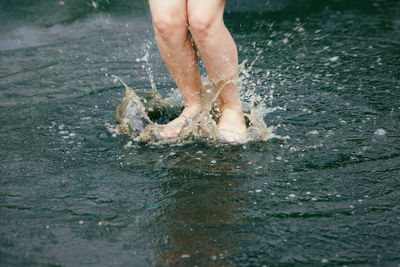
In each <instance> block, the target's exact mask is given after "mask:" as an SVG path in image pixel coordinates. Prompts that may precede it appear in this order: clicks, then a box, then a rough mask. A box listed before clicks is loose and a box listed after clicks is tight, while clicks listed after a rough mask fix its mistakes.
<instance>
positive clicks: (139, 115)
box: [113, 44, 284, 144]
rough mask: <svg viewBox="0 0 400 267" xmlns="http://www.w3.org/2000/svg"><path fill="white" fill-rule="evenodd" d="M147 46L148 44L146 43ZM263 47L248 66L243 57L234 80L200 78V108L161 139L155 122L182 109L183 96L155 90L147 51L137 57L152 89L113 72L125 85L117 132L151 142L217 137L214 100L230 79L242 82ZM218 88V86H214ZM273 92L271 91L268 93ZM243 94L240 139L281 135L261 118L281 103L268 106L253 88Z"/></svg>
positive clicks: (214, 138) (158, 127) (264, 138)
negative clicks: (242, 134)
mask: <svg viewBox="0 0 400 267" xmlns="http://www.w3.org/2000/svg"><path fill="white" fill-rule="evenodd" d="M146 47H147V48H148V49H149V44H147V45H146ZM261 53H262V50H259V51H258V54H257V56H256V58H255V59H254V60H253V61H252V62H251V64H250V66H249V67H248V68H246V67H245V63H246V62H247V60H245V61H243V62H242V63H241V64H240V66H239V71H240V73H241V74H242V75H239V78H237V79H234V80H228V81H225V82H221V83H220V84H218V85H217V86H213V84H212V83H211V82H210V81H208V80H207V79H203V88H202V89H201V96H202V100H201V109H200V111H199V112H198V113H196V114H195V115H193V116H192V117H190V118H189V119H188V120H187V121H186V123H185V125H184V126H183V127H182V129H181V131H180V133H179V135H178V136H177V137H176V138H168V139H162V138H161V137H160V131H161V129H162V127H163V126H162V125H160V124H159V123H157V120H158V121H159V120H160V118H162V117H166V118H167V119H169V120H171V119H172V117H173V115H174V114H175V113H176V112H177V111H179V110H181V109H183V106H184V103H183V100H182V99H181V101H178V102H177V101H176V98H175V97H174V94H172V95H169V96H168V97H166V98H165V99H164V98H163V97H162V96H161V94H160V93H159V92H158V91H157V89H156V86H155V82H154V79H153V75H152V69H151V67H150V66H148V57H149V54H148V51H147V52H146V53H145V55H144V57H143V58H141V59H137V60H139V61H140V60H143V61H144V62H146V70H147V73H148V75H149V79H150V83H151V87H152V89H151V90H138V89H133V88H131V87H129V86H128V85H127V84H126V83H125V82H123V81H122V80H121V79H120V78H119V77H117V76H115V75H113V77H114V78H115V81H120V82H121V83H122V84H123V85H124V87H125V96H124V97H123V99H122V100H121V103H120V104H119V105H118V107H117V109H116V111H115V118H116V120H117V121H118V122H119V126H118V133H120V134H128V135H130V136H131V137H132V139H133V140H135V141H142V142H150V143H158V144H162V143H177V142H189V141H190V140H196V139H199V138H203V139H206V140H209V141H212V142H217V141H218V140H220V139H221V138H220V137H219V133H218V127H217V120H218V116H219V109H218V108H217V107H216V102H217V99H218V96H219V94H220V92H221V91H222V90H223V88H224V87H225V86H226V85H228V84H230V83H239V84H242V80H243V79H241V76H244V77H250V76H251V71H252V68H253V65H254V63H255V61H256V60H257V59H258V58H259V57H260V55H261ZM216 88H218V90H217V89H216ZM272 94H273V92H271V95H272ZM245 97H246V99H247V100H249V102H248V103H247V102H243V111H244V116H245V119H246V124H247V126H248V134H247V137H246V138H245V139H244V140H242V141H241V142H240V143H245V142H250V141H267V140H269V139H272V138H281V139H284V138H283V137H281V136H278V135H275V134H274V130H275V129H276V127H274V126H269V127H268V126H267V124H266V123H265V121H264V118H265V116H266V115H267V113H270V112H273V111H275V110H277V109H282V108H280V107H276V108H270V109H267V108H266V107H265V103H264V101H262V98H261V96H259V95H257V94H256V93H255V88H254V89H253V90H251V91H246V92H245Z"/></svg>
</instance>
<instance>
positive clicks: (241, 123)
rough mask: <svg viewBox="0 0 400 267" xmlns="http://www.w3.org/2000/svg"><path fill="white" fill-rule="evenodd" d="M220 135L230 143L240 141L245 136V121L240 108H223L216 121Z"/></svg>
mask: <svg viewBox="0 0 400 267" xmlns="http://www.w3.org/2000/svg"><path fill="white" fill-rule="evenodd" d="M218 131H219V135H220V137H221V138H222V139H223V140H225V141H228V142H230V143H240V142H242V141H244V140H245V139H246V137H247V128H246V122H245V120H244V115H243V111H242V109H229V108H225V109H224V108H223V109H222V113H221V116H220V118H219V121H218Z"/></svg>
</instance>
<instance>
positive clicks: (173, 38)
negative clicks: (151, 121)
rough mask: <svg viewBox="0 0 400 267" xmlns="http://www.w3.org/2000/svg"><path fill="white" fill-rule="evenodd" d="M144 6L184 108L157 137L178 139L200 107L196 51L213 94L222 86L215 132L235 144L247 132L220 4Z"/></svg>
mask: <svg viewBox="0 0 400 267" xmlns="http://www.w3.org/2000/svg"><path fill="white" fill-rule="evenodd" d="M149 3H150V9H151V13H152V16H153V25H154V31H155V37H156V41H157V44H158V48H159V50H160V54H161V57H162V58H163V60H164V62H165V64H166V66H167V68H168V70H169V72H170V73H171V75H172V77H173V79H174V81H175V83H176V85H177V86H178V88H179V90H180V91H181V93H182V95H183V97H184V99H185V104H186V105H185V108H184V109H183V111H182V113H181V114H180V116H179V117H178V118H176V119H175V120H173V121H171V122H169V123H168V124H167V125H166V126H165V127H164V128H163V130H162V132H161V133H160V135H161V137H163V138H169V137H175V136H177V135H178V134H179V132H180V130H181V127H182V126H183V124H184V122H185V121H186V120H187V119H188V118H190V117H191V116H193V115H194V114H196V113H197V112H198V111H199V110H200V108H201V106H200V100H201V96H200V89H201V87H202V83H201V79H200V73H199V68H198V56H197V52H196V47H197V48H198V50H199V53H200V56H201V58H202V60H203V62H204V65H205V67H206V70H207V73H208V78H209V80H210V81H211V82H212V83H213V84H215V85H216V87H217V89H219V88H218V86H221V84H224V86H223V87H222V91H221V93H220V95H219V98H218V99H219V102H220V105H219V106H220V109H221V115H220V118H219V121H218V129H219V131H220V133H221V134H222V135H223V137H224V138H225V139H226V140H227V141H230V142H234V141H237V139H240V138H241V137H242V136H244V135H245V134H246V132H247V129H246V124H245V121H244V117H243V111H242V104H241V101H240V99H239V93H238V86H237V75H238V56H237V49H236V44H235V42H234V40H233V39H232V36H231V34H230V33H229V31H228V29H227V28H226V27H225V24H224V22H223V12H224V8H225V0H202V1H199V0H149ZM189 30H190V33H191V35H190V33H189ZM192 40H193V41H194V43H195V45H194V44H193V41H192Z"/></svg>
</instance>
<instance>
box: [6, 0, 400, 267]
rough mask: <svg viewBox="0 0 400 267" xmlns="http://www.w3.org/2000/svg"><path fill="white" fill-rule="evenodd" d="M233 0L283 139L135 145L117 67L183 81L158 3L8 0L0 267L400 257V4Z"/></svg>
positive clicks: (135, 75)
mask: <svg viewBox="0 0 400 267" xmlns="http://www.w3.org/2000/svg"><path fill="white" fill-rule="evenodd" d="M228 2H229V3H228V8H227V13H226V16H225V19H226V24H227V25H228V27H229V29H230V30H231V32H232V34H233V36H234V39H235V40H236V42H237V45H238V48H239V55H240V60H241V61H242V60H245V59H247V60H248V63H247V65H246V66H247V68H249V66H250V63H251V62H252V61H254V60H255V59H256V58H257V55H259V58H258V60H256V61H255V63H254V65H253V67H252V69H251V70H250V71H249V75H248V76H246V75H244V74H243V75H242V76H243V84H242V88H241V90H242V91H241V93H242V97H243V99H245V100H246V99H247V100H248V99H250V98H251V99H254V98H256V96H261V97H260V98H258V102H263V103H265V105H266V106H267V107H269V108H276V107H281V108H283V109H277V110H276V111H275V112H272V113H269V114H268V115H267V116H266V117H265V118H264V119H265V121H266V122H267V124H268V125H274V126H279V127H278V128H277V130H276V134H279V135H281V136H288V137H290V138H289V139H286V141H282V140H278V139H272V140H270V141H268V142H257V143H249V144H246V145H240V146H226V145H216V144H209V143H207V142H205V141H196V142H193V143H190V144H185V145H179V144H176V145H165V146H152V145H149V144H144V143H136V142H133V143H132V144H131V145H130V146H127V144H130V138H129V137H127V136H122V135H118V136H113V134H112V132H110V131H109V130H108V128H110V127H111V126H112V125H115V121H114V120H113V112H114V109H115V107H116V106H117V105H118V103H119V101H120V99H121V97H122V96H123V93H124V89H123V87H122V86H121V85H119V84H116V83H114V82H113V79H112V78H111V77H110V76H111V75H112V74H115V75H118V76H120V77H121V78H122V79H124V80H125V81H126V82H127V83H128V84H129V85H131V86H132V87H136V88H144V89H146V88H148V89H150V87H151V86H150V76H154V80H155V82H156V85H157V87H158V89H159V91H160V92H161V93H162V94H164V95H168V94H169V93H170V91H171V88H174V84H173V83H172V80H171V78H170V77H169V75H168V73H167V70H166V69H165V67H164V65H163V64H162V62H161V59H160V57H159V54H158V52H157V48H156V45H155V42H154V40H153V33H152V28H151V19H150V13H149V10H148V7H147V3H146V1H122V0H120V1H116V0H108V1H100V2H97V4H93V3H92V2H91V1H88V2H87V1H78V0H65V4H64V5H61V4H60V3H59V1H44V0H41V1H40V0H39V1H27V0H16V1H5V0H1V1H0V25H2V26H1V27H0V110H1V117H0V136H1V146H0V162H1V166H0V177H1V178H0V265H3V266H15V265H26V266H30V265H32V266H37V265H40V266H43V265H64V266H78V265H85V266H87V265H92V266H99V265H100V266H110V265H121V266H126V265H129V266H147V265H150V266H151V265H176V264H180V265H183V266H195V265H197V266H206V265H215V266H231V265H232V266H235V265H237V266H263V265H266V266H271V265H272V266H281V265H282V266H291V265H312V266H318V265H329V266H344V265H347V266H399V265H400V200H399V199H400V134H399V130H400V127H399V126H400V120H399V119H400V2H399V1H389V0H380V1H379V0H363V1H361V0H359V1H356V0H350V1H348V0H335V1H334V0H331V1H317V0H302V1H294V0H285V1H278V0H270V1H255V0H251V1H244V0H240V1H239V0H232V1H228ZM110 125H111V126H110Z"/></svg>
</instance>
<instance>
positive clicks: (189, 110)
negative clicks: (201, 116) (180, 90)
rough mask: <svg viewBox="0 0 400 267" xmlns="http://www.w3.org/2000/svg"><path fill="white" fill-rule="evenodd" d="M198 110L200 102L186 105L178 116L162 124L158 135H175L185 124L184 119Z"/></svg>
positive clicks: (165, 136) (170, 136) (168, 136)
mask: <svg viewBox="0 0 400 267" xmlns="http://www.w3.org/2000/svg"><path fill="white" fill-rule="evenodd" d="M198 111H200V104H193V105H190V106H186V107H185V108H184V109H183V111H182V113H181V114H180V115H179V117H178V118H176V119H174V120H172V121H170V122H169V123H167V124H165V125H163V126H162V129H161V132H160V136H161V137H162V138H172V137H177V136H178V135H179V133H180V131H181V129H182V127H183V125H185V122H186V120H188V119H189V118H190V117H192V116H193V115H195V114H196V113H197V112H198Z"/></svg>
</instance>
